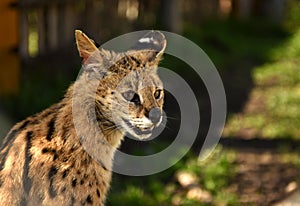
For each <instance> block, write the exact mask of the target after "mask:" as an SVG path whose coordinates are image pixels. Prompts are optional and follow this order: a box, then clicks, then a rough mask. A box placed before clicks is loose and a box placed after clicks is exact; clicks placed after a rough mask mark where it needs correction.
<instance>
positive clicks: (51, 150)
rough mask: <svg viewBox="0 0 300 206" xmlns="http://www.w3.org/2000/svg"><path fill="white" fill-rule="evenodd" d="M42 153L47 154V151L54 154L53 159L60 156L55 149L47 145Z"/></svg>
mask: <svg viewBox="0 0 300 206" xmlns="http://www.w3.org/2000/svg"><path fill="white" fill-rule="evenodd" d="M42 153H43V154H46V153H51V154H53V160H56V159H57V158H58V154H57V152H56V150H55V149H50V148H46V147H45V148H43V149H42Z"/></svg>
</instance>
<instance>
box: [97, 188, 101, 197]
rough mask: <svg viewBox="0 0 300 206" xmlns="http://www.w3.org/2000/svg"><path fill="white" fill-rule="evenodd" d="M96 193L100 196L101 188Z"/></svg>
mask: <svg viewBox="0 0 300 206" xmlns="http://www.w3.org/2000/svg"><path fill="white" fill-rule="evenodd" d="M96 193H97V196H98V197H100V190H99V189H97V190H96Z"/></svg>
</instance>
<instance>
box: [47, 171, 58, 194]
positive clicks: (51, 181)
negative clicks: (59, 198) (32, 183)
mask: <svg viewBox="0 0 300 206" xmlns="http://www.w3.org/2000/svg"><path fill="white" fill-rule="evenodd" d="M56 174H57V168H56V167H54V166H52V167H51V168H50V170H49V173H48V179H49V181H50V186H49V196H50V197H51V198H54V197H55V196H56V195H57V193H56V190H55V188H54V186H53V179H54V176H55V175H56Z"/></svg>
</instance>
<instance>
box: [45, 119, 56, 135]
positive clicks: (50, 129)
mask: <svg viewBox="0 0 300 206" xmlns="http://www.w3.org/2000/svg"><path fill="white" fill-rule="evenodd" d="M55 120H56V117H53V118H51V120H50V122H49V123H48V133H47V136H46V139H47V140H48V141H51V140H52V138H53V132H54V131H55Z"/></svg>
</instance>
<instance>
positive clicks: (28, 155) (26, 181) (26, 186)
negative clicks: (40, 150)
mask: <svg viewBox="0 0 300 206" xmlns="http://www.w3.org/2000/svg"><path fill="white" fill-rule="evenodd" d="M32 136H33V132H32V131H29V132H27V134H26V148H25V163H24V168H23V177H22V179H23V189H24V191H25V192H26V193H27V194H29V191H30V189H31V186H32V180H31V178H30V177H29V168H30V167H29V164H30V162H31V159H32V154H31V152H30V148H31V147H32V143H31V139H32Z"/></svg>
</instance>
